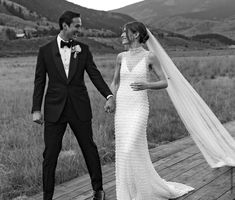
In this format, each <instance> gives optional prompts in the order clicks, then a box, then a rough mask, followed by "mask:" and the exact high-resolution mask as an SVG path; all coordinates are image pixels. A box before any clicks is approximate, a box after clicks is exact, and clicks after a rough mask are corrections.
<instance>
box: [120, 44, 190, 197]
mask: <svg viewBox="0 0 235 200" xmlns="http://www.w3.org/2000/svg"><path fill="white" fill-rule="evenodd" d="M148 54H149V51H146V50H145V49H144V48H142V47H140V48H137V49H136V50H135V51H131V50H129V51H127V52H123V53H122V63H121V69H120V85H119V89H118V91H117V95H116V112H115V139H116V141H115V142H116V144H115V156H116V163H115V165H116V166H115V167H116V195H117V200H167V199H170V198H176V197H179V196H182V195H184V194H186V193H188V192H189V191H191V190H193V189H194V188H192V187H190V186H187V185H184V184H181V183H175V182H166V181H165V180H164V179H162V178H161V177H160V176H159V175H158V173H157V172H156V171H155V169H154V167H153V164H152V162H151V159H150V155H149V151H148V143H147V136H146V128H147V121H148V115H149V101H148V94H147V90H142V91H133V90H132V88H131V87H130V84H131V83H133V82H142V81H143V82H146V81H147V80H148V74H149V70H148V66H147V57H148Z"/></svg>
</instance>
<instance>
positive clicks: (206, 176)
mask: <svg viewBox="0 0 235 200" xmlns="http://www.w3.org/2000/svg"><path fill="white" fill-rule="evenodd" d="M203 164H204V165H206V164H207V163H203ZM228 171H229V169H228V168H227V167H224V168H219V169H211V168H210V167H208V165H207V169H205V170H204V171H200V172H199V173H197V174H195V175H193V176H191V178H190V179H189V180H188V182H187V184H188V185H190V186H192V187H194V188H195V190H194V191H192V192H190V193H189V194H187V195H185V196H183V197H180V198H179V200H186V199H187V200H189V199H190V198H192V197H193V196H194V195H195V194H196V195H197V194H198V191H201V190H202V189H203V188H205V187H206V186H207V185H210V183H212V182H213V181H214V180H215V179H217V178H218V177H222V176H223V174H226V173H228ZM181 178H182V176H181V177H177V180H179V181H180V179H181Z"/></svg>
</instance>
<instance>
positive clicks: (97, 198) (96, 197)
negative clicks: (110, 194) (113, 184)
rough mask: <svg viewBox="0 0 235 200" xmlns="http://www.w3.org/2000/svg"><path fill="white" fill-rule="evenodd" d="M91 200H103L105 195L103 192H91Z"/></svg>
mask: <svg viewBox="0 0 235 200" xmlns="http://www.w3.org/2000/svg"><path fill="white" fill-rule="evenodd" d="M93 200H105V193H104V191H103V190H100V191H94V192H93Z"/></svg>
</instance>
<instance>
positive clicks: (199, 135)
mask: <svg viewBox="0 0 235 200" xmlns="http://www.w3.org/2000/svg"><path fill="white" fill-rule="evenodd" d="M148 34H149V39H148V40H147V42H146V44H147V47H148V49H149V50H150V51H152V52H154V53H155V54H156V56H157V57H158V59H159V61H160V64H161V67H162V69H163V71H164V73H165V75H166V77H167V79H168V87H167V89H166V90H167V92H168V94H169V96H170V98H171V101H172V102H173V104H174V106H175V108H176V110H177V112H178V114H179V116H180V118H181V120H182V121H183V123H184V125H185V127H186V128H187V130H188V132H189V133H190V135H191V137H192V138H193V140H194V141H195V143H196V145H197V146H198V148H199V149H200V151H201V152H202V154H203V155H204V157H205V159H206V161H207V162H208V163H209V165H210V166H211V167H212V168H217V167H222V166H235V140H234V139H233V138H232V136H231V135H230V134H229V133H228V131H227V130H226V129H225V128H224V126H223V125H222V124H221V122H220V121H219V120H218V119H217V117H216V116H215V114H214V113H213V112H212V111H211V110H210V108H209V107H208V106H207V104H206V103H205V102H204V101H203V99H202V98H201V97H200V96H199V94H198V93H197V92H196V91H195V90H194V89H193V87H192V86H191V85H190V84H189V82H188V81H187V80H186V79H185V78H184V76H183V75H182V74H181V73H180V71H179V70H178V69H177V67H176V66H175V64H174V63H173V61H172V60H171V59H170V57H169V56H168V55H167V53H166V52H165V50H164V49H163V48H162V46H161V45H160V43H159V42H158V41H157V39H156V38H155V37H154V36H153V34H152V33H151V32H150V31H149V30H148Z"/></svg>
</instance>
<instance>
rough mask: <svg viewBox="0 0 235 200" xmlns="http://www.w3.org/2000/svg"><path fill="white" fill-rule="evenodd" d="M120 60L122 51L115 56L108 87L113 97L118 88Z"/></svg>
mask: <svg viewBox="0 0 235 200" xmlns="http://www.w3.org/2000/svg"><path fill="white" fill-rule="evenodd" d="M121 61H122V53H120V54H118V56H117V59H116V64H115V71H114V76H113V81H112V83H111V85H110V89H111V91H112V93H113V95H114V98H116V93H117V90H118V88H119V84H120V68H121Z"/></svg>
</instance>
